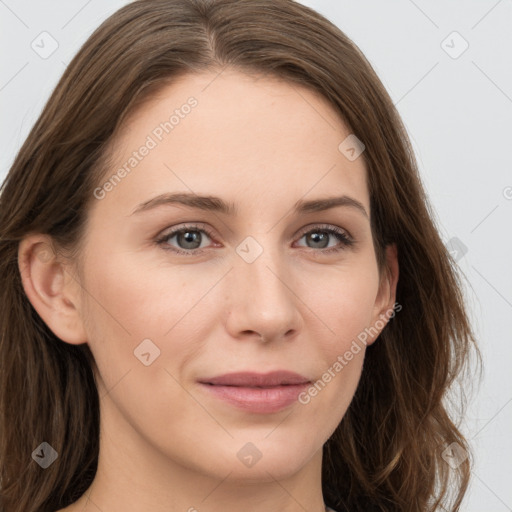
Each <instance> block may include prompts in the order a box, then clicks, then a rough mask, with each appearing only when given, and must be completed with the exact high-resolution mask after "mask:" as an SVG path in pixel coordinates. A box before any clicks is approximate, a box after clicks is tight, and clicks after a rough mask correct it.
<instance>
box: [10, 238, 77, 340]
mask: <svg viewBox="0 0 512 512" xmlns="http://www.w3.org/2000/svg"><path fill="white" fill-rule="evenodd" d="M18 267H19V269H20V274H21V281H22V284H23V288H24V290H25V293H26V295H27V297H28V299H29V300H30V302H31V304H32V306H33V307H34V309H35V310H36V311H37V313H38V314H39V316H40V317H41V319H42V320H43V321H44V322H45V323H46V325H47V326H48V327H49V328H50V329H51V330H52V332H53V333H54V334H55V335H56V336H57V337H58V338H60V339H61V340H63V341H65V342H67V343H71V344H74V345H79V344H81V343H86V342H87V337H86V333H85V329H84V325H83V322H82V318H81V316H80V294H79V289H80V284H79V282H78V281H77V280H76V278H75V277H74V276H73V274H72V272H71V269H70V268H69V265H66V263H65V262H63V261H60V260H59V259H58V258H57V256H56V253H55V251H54V250H53V244H52V240H51V238H50V237H49V236H48V235H44V234H32V235H28V236H27V237H25V238H24V239H23V240H22V241H21V242H20V244H19V247H18Z"/></svg>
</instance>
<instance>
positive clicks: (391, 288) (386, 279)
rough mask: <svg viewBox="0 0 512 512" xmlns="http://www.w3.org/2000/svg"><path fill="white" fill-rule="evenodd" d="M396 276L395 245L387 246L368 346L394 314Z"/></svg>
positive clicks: (396, 251)
mask: <svg viewBox="0 0 512 512" xmlns="http://www.w3.org/2000/svg"><path fill="white" fill-rule="evenodd" d="M398 274H399V270H398V250H397V247H396V244H389V245H387V246H386V264H385V266H384V269H383V271H382V274H381V277H380V283H379V290H378V292H377V297H376V299H375V305H374V308H373V314H372V322H371V327H370V329H369V331H370V333H371V337H369V338H368V343H367V344H368V345H371V344H372V343H373V342H374V341H375V340H376V339H377V338H378V336H379V335H380V333H381V332H382V330H383V329H384V327H385V326H386V325H387V323H388V321H389V319H390V318H392V317H393V316H394V314H395V313H394V307H395V300H396V286H397V283H398ZM398 308H399V309H398ZM398 308H397V311H400V309H401V306H400V305H399V306H398Z"/></svg>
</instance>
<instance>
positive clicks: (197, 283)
mask: <svg viewBox="0 0 512 512" xmlns="http://www.w3.org/2000/svg"><path fill="white" fill-rule="evenodd" d="M199 267H200V266H194V268H193V270H192V266H183V267H182V268H181V269H180V268H177V267H174V268H169V267H165V266H155V264H154V262H149V263H148V262H141V261H138V260H137V259H136V258H132V259H131V260H130V259H129V258H128V257H126V256H125V257H124V258H123V256H122V254H117V255H115V256H114V255H109V256H101V255H94V256H92V257H90V258H89V260H88V261H87V268H88V269H89V271H88V272H87V273H86V277H85V282H84V283H83V286H84V289H85V292H84V295H85V308H86V309H85V311H84V316H85V318H86V319H87V322H86V323H87V334H88V339H89V345H90V346H91V350H92V352H93V354H94V356H95V359H96V361H97V363H98V369H99V370H100V373H101V376H102V378H103V379H104V381H105V385H106V386H107V387H108V385H109V384H113V383H115V382H116V381H117V380H119V378H120V377H121V376H122V375H124V374H125V373H126V371H128V370H129V369H130V368H131V367H133V366H135V367H136V368H138V366H139V365H141V362H140V359H137V355H136V354H134V351H135V352H137V353H138V351H139V346H140V347H147V348H148V349H149V352H150V360H153V358H154V357H155V356H157V355H158V357H160V355H162V356H164V357H162V358H161V359H160V361H159V362H162V361H164V359H167V358H166V357H165V356H166V354H165V352H168V348H170V343H171V342H172V353H173V366H174V367H175V368H180V367H181V366H183V364H184V362H186V361H187V360H188V359H189V358H190V357H192V355H193V353H194V351H196V350H197V343H195V344H194V339H195V338H196V339H201V340H202V339H203V337H202V336H201V337H199V336H198V335H197V334H195V333H198V332H199V331H200V330H201V328H202V325H203V324H204V323H205V322H207V321H208V320H207V318H211V316H212V315H213V314H214V313H213V310H212V308H213V307H215V306H214V303H213V302H212V300H211V297H208V293H209V291H211V289H212V287H213V286H214V285H215V283H216V282H217V281H218V280H219V278H220V277H221V276H222V274H223V271H222V269H217V271H216V272H212V269H211V268H208V266H207V265H204V266H203V267H202V268H199ZM205 299H206V300H205ZM205 307H209V308H210V314H209V316H208V315H205V313H206V310H205ZM144 340H151V343H148V342H147V341H144ZM143 342H144V343H145V345H141V343H143ZM141 350H142V349H141ZM159 351H160V353H159ZM143 353H147V350H145V351H144V352H143ZM158 357H157V358H156V359H154V360H155V361H156V360H158ZM146 359H147V357H146ZM166 366H168V365H166Z"/></svg>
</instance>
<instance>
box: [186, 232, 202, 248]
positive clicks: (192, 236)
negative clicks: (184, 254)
mask: <svg viewBox="0 0 512 512" xmlns="http://www.w3.org/2000/svg"><path fill="white" fill-rule="evenodd" d="M198 235H199V234H198V233H197V231H185V232H184V233H183V234H182V236H183V238H184V239H185V246H186V247H185V248H186V249H197V247H199V245H201V242H199V243H198V242H197V239H198V238H199V237H198ZM194 239H195V240H194ZM190 244H192V246H193V247H189V246H188V245H190Z"/></svg>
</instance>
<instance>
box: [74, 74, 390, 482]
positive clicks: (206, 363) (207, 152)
mask: <svg viewBox="0 0 512 512" xmlns="http://www.w3.org/2000/svg"><path fill="white" fill-rule="evenodd" d="M166 123H167V124H166ZM349 135H350V131H348V130H347V129H346V127H345V126H344V125H343V124H342V123H341V121H340V120H339V118H338V117H337V115H336V112H335V111H334V110H333V109H332V107H331V106H330V105H329V104H328V103H327V102H326V101H325V100H323V99H322V98H320V97H319V96H317V95H315V94H314V93H312V92H310V91H309V90H306V89H304V88H301V87H299V86H293V85H290V84H288V83H284V82H280V81H276V80H275V79H271V78H268V77H263V78H259V79H256V78H254V77H249V76H248V75H245V74H241V73H239V72H236V71H233V70H229V69H228V70H225V71H224V72H223V73H221V74H220V75H218V76H217V74H209V73H204V74H198V75H187V76H186V77H183V78H182V79H180V80H179V81H177V82H176V83H174V84H172V85H170V86H167V87H166V88H165V89H164V90H162V91H161V92H160V93H159V94H158V96H157V97H155V98H154V99H152V101H151V102H150V103H148V104H146V105H145V106H144V107H143V108H142V109H140V111H138V112H137V113H136V114H135V115H134V116H132V117H131V118H130V120H129V122H128V123H127V124H126V125H125V126H124V128H123V131H122V133H121V134H120V136H119V138H118V140H117V145H116V148H115V152H114V159H113V161H112V166H111V168H110V169H109V172H108V173H107V175H106V177H105V178H104V181H103V182H102V183H101V184H100V185H99V188H98V189H96V191H95V198H93V201H92V208H91V210H90V215H89V219H88V225H87V231H86V234H85V238H84V251H83V253H82V254H81V262H82V263H81V264H82V266H81V268H80V270H81V276H82V277H81V285H82V286H83V293H82V294H81V299H80V305H79V308H78V310H79V313H80V315H81V319H82V320H83V325H84V328H85V330H86V333H87V340H88V343H89V345H90V348H91V350H92V352H93V354H94V357H95V360H96V362H97V366H98V375H97V380H98V387H99V395H100V397H101V418H102V425H103V428H104V429H105V430H104V431H105V432H108V434H107V435H106V436H104V437H103V438H102V443H103V449H104V450H106V451H109V450H110V451H111V452H112V453H113V452H114V451H115V450H118V452H119V453H120V452H121V451H122V449H124V448H126V449H127V450H128V451H132V450H138V456H137V457H136V458H132V457H131V456H130V454H127V456H126V464H130V463H133V462H129V461H133V460H137V465H138V466H139V467H140V466H141V465H142V466H143V465H144V464H146V463H147V464H148V465H149V461H150V460H151V461H152V462H151V463H152V464H155V459H156V460H157V461H158V462H157V463H156V464H157V465H162V466H161V467H164V466H165V465H166V464H178V465H179V466H181V467H186V468H189V469H191V470H193V471H195V472H200V473H202V474H204V475H216V476H217V477H218V475H227V474H228V473H230V472H231V473H230V474H231V478H241V479H247V480H252V479H269V478H270V476H269V475H272V477H275V478H282V477H284V476H286V475H288V474H291V473H292V472H296V471H298V470H299V469H300V468H304V467H305V466H306V463H308V462H310V463H313V462H314V463H315V464H319V463H320V461H321V448H322V445H323V444H324V442H325V441H326V440H327V439H328V438H329V437H330V435H331V434H332V433H333V431H334V430H335V428H336V427H337V425H338V424H339V422H340V421H341V419H342V417H343V415H344V413H345V411H346V410H347V407H348V406H349V403H350V401H351V399H352V397H353V395H354V392H355V390H356V387H357V384H358V381H359V377H360V374H361V369H362V364H363V358H364V352H365V350H364V348H365V345H364V343H362V342H361V340H363V339H364V338H366V342H367V343H371V342H372V341H373V340H374V339H375V337H376V335H370V336H368V335H367V336H366V337H365V336H364V334H362V333H365V332H366V333H367V332H368V331H365V329H369V328H370V327H372V326H375V325H376V323H377V326H378V327H380V328H382V326H383V322H382V314H383V313H384V312H386V311H389V307H390V305H392V304H393V303H394V297H393V296H392V293H391V291H392V290H391V291H390V287H389V286H388V283H387V280H385V279H382V281H381V280H380V276H379V272H378V268H377V262H376V256H375V250H374V245H373V241H372V236H371V230H370V220H369V215H370V201H369V195H368V190H367V186H366V170H365V165H364V162H363V158H362V157H357V155H358V152H359V151H360V150H361V149H362V148H361V147H360V146H357V144H356V143H354V141H353V140H352V139H348V140H345V139H346V138H347V137H348V136H349ZM342 143H343V144H342ZM340 144H341V149H340V148H339V146H340ZM144 148H146V149H144ZM351 148H353V149H354V150H353V151H352V150H351ZM123 166H124V172H123V171H122V170H121V171H120V170H119V169H123ZM109 180H110V181H109ZM107 182H108V183H110V184H108V183H107ZM105 183H107V184H106V185H105ZM176 194H178V196H176V197H175V199H174V200H172V198H173V196H174V195H176ZM341 197H344V198H345V199H342V200H339V201H338V199H336V200H337V203H338V205H334V206H331V207H329V208H327V207H323V206H322V205H323V204H324V203H323V201H325V200H327V199H328V198H329V199H332V198H341ZM183 228H187V229H185V230H184V231H182V232H181V233H175V230H179V229H183ZM329 230H334V231H329ZM336 232H338V233H339V234H338V235H337V234H336ZM379 330H380V329H379ZM373 332H374V331H373ZM358 337H359V338H358ZM358 340H359V341H358ZM354 341H356V344H354ZM342 361H343V362H342ZM336 363H338V364H336ZM284 371H286V372H294V373H295V374H297V375H298V376H295V380H290V379H287V378H285V377H283V375H284V374H281V375H280V374H276V375H274V377H275V380H272V379H271V377H272V376H270V377H269V376H268V374H269V372H284ZM240 372H243V373H245V372H247V373H250V374H259V375H256V377H255V376H254V375H242V376H241V377H239V378H238V379H237V378H234V377H233V376H231V377H230V376H228V377H223V376H226V375H228V374H232V373H240ZM326 375H327V376H326ZM329 376H330V378H329ZM258 377H261V379H262V380H258ZM288 377H289V376H288ZM216 378H217V379H216ZM305 381H309V382H310V384H309V386H308V385H307V384H304V382H305ZM317 381H320V382H321V384H318V383H317V387H316V388H312V387H311V386H312V383H315V382H317ZM301 383H302V384H301ZM292 384H293V385H292ZM257 385H260V386H263V387H256V386H257ZM264 388H266V389H264ZM315 389H316V392H315ZM299 393H300V394H299ZM155 454H157V455H156V456H155ZM316 467H317V468H318V465H317V466H316Z"/></svg>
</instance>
